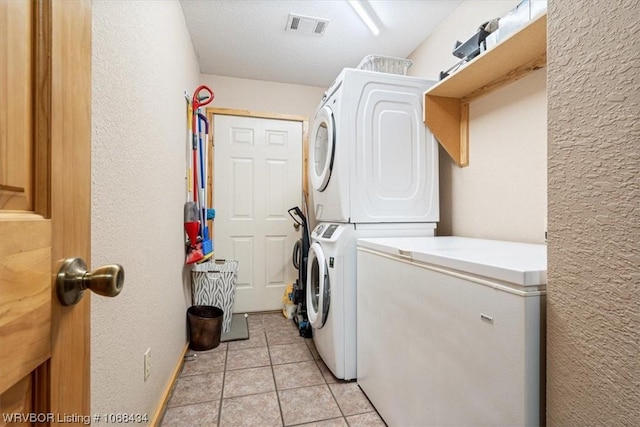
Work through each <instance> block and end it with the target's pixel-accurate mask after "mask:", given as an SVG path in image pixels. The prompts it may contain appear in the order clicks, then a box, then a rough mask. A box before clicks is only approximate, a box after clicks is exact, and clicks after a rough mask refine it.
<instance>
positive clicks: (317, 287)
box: [307, 242, 331, 329]
mask: <svg viewBox="0 0 640 427" xmlns="http://www.w3.org/2000/svg"><path fill="white" fill-rule="evenodd" d="M330 302H331V281H330V280H329V269H328V267H327V260H326V258H325V256H324V252H323V250H322V246H320V244H319V243H318V242H315V243H314V244H312V245H311V247H310V248H309V258H308V263H307V315H308V316H309V323H311V326H313V327H314V328H316V329H320V328H322V327H323V326H324V324H325V323H326V322H327V315H328V314H329V303H330Z"/></svg>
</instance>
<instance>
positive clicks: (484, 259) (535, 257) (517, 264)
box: [357, 237, 546, 427]
mask: <svg viewBox="0 0 640 427" xmlns="http://www.w3.org/2000/svg"><path fill="white" fill-rule="evenodd" d="M357 269H358V273H357V278H358V280H357V325H358V326H357V359H358V364H357V378H358V384H359V385H360V387H361V388H362V390H363V391H364V392H365V393H366V394H367V396H368V397H369V399H370V400H371V402H372V403H373V405H374V406H375V407H376V409H377V410H378V412H379V413H380V415H381V416H382V418H383V419H384V420H385V422H386V423H387V424H388V425H389V426H392V427H393V426H538V425H541V424H544V410H545V408H544V389H545V382H544V378H545V369H544V366H545V359H544V354H545V345H544V343H545V292H546V246H545V245H535V244H525V243H514V242H500V241H491V240H481V239H470V238H462V237H433V238H412V237H410V238H376V239H359V240H358V260H357Z"/></svg>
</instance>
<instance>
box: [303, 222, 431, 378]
mask: <svg viewBox="0 0 640 427" xmlns="http://www.w3.org/2000/svg"><path fill="white" fill-rule="evenodd" d="M434 234H435V224H433V223H421V224H350V223H347V224H344V223H321V224H318V225H317V226H316V228H315V229H314V230H313V232H312V233H311V247H310V248H309V257H308V262H307V314H308V316H309V322H310V323H311V327H312V329H313V340H314V342H315V345H316V348H317V349H318V353H320V356H321V357H322V360H323V361H324V362H325V364H326V365H327V367H328V368H329V369H330V370H331V372H333V374H334V375H335V376H336V377H337V378H341V379H345V380H351V379H355V378H356V361H357V354H356V270H357V268H356V259H357V254H356V242H357V239H359V238H365V237H401V236H404V237H408V236H415V237H432V236H434Z"/></svg>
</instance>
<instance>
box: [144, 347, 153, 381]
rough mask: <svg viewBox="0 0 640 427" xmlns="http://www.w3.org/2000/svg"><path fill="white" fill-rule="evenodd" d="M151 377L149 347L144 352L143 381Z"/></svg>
mask: <svg viewBox="0 0 640 427" xmlns="http://www.w3.org/2000/svg"><path fill="white" fill-rule="evenodd" d="M149 375H151V347H149V348H148V349H147V351H145V352H144V380H145V381H146V380H147V378H149Z"/></svg>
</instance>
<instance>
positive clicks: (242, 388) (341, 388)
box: [162, 313, 385, 427]
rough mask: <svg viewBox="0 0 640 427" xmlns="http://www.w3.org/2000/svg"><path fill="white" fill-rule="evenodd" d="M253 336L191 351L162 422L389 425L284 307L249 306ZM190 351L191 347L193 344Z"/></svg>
mask: <svg viewBox="0 0 640 427" xmlns="http://www.w3.org/2000/svg"><path fill="white" fill-rule="evenodd" d="M247 321H248V325H249V339H248V340H244V341H231V342H229V343H222V344H220V346H219V347H217V348H215V349H213V350H210V351H206V352H198V353H197V356H196V357H195V358H193V360H189V359H190V358H187V360H185V362H184V367H183V369H182V372H181V374H180V377H179V378H178V380H177V381H176V384H175V386H174V389H173V394H172V396H171V398H170V400H169V403H168V405H167V410H166V412H165V414H164V419H163V421H162V426H164V427H181V426H189V427H193V426H203V427H204V426H218V425H219V426H221V427H224V426H234V427H236V426H251V427H253V426H260V427H267V426H317V427H334V426H335V427H341V426H342V427H346V426H351V427H356V426H367V427H369V426H371V427H376V426H384V425H385V424H384V422H383V421H382V419H381V418H380V417H379V416H378V414H377V413H376V411H375V409H374V408H373V406H372V405H371V403H369V401H368V400H367V398H366V396H365V395H364V394H363V393H362V391H361V390H360V388H359V387H358V385H357V384H356V383H355V382H347V381H342V380H338V379H336V378H335V377H334V376H333V374H332V373H331V372H330V371H329V369H328V368H327V367H326V365H325V364H324V363H323V362H322V360H321V359H320V356H319V355H318V351H317V350H316V348H315V346H314V343H313V340H312V339H305V338H302V337H301V336H300V335H299V334H298V330H297V328H296V326H295V325H294V324H293V322H292V321H291V320H287V319H285V318H284V317H283V316H282V314H281V313H259V314H250V315H249V317H248V319H247ZM189 354H193V352H192V351H191V350H190V351H189Z"/></svg>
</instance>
